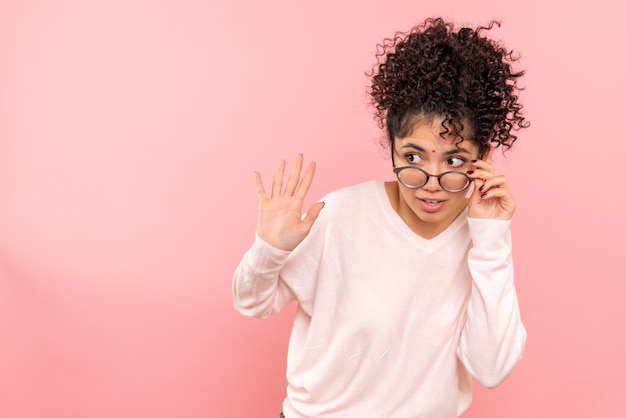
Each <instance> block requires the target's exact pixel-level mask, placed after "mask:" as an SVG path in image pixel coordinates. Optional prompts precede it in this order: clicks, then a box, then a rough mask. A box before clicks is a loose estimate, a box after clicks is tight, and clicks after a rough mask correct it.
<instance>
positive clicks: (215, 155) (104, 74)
mask: <svg viewBox="0 0 626 418" xmlns="http://www.w3.org/2000/svg"><path fill="white" fill-rule="evenodd" d="M217 3H224V4H226V5H220V6H217V5H216V4H217ZM300 3H302V4H300ZM305 3H306V4H305ZM345 3H346V2H338V1H336V0H319V1H315V2H313V1H310V2H294V1H287V0H284V1H279V0H269V1H264V2H259V1H255V0H244V1H229V2H217V1H200V0H156V1H153V0H114V1H96V0H92V1H79V0H55V1H44V0H39V1H38V0H31V1H21V0H12V1H11V0H0V417H2V418H56V417H58V418H85V417H89V418H100V417H102V418H105V417H106V418H110V417H116V418H130V417H151V418H161V417H163V418H165V417H168V418H171V417H177V418H191V417H198V418H200V417H217V416H224V417H241V418H244V417H275V416H277V414H278V412H279V411H280V407H281V401H282V398H283V396H284V385H285V380H284V372H285V365H284V363H285V354H286V344H287V338H288V333H289V327H290V321H291V318H292V316H293V308H290V309H288V310H287V311H286V312H283V314H282V315H280V316H277V317H273V318H270V319H267V320H253V319H247V318H243V317H241V316H239V315H238V314H236V313H235V312H234V310H233V308H232V300H231V293H230V281H231V276H232V271H233V269H234V268H235V265H236V263H237V262H238V260H239V258H240V257H241V255H242V254H243V252H244V251H245V249H246V248H247V247H248V245H249V244H250V243H251V241H252V238H253V231H254V225H255V216H256V212H255V211H256V197H255V195H254V187H253V183H252V172H253V170H255V169H259V170H261V171H262V172H263V173H265V174H266V179H267V178H269V175H270V173H271V172H272V171H273V168H274V166H275V164H276V161H277V160H278V159H279V158H292V156H293V155H294V154H295V153H296V152H304V154H305V157H307V159H314V160H316V161H317V162H318V176H317V178H316V182H315V184H314V187H313V189H312V191H311V196H310V199H311V200H312V199H316V198H319V197H321V196H322V195H323V194H324V193H326V192H327V191H330V190H333V189H336V188H338V187H341V186H344V185H347V184H352V183H355V182H359V181H363V180H368V179H372V178H378V179H387V178H391V177H390V175H389V165H390V163H389V160H388V159H387V157H386V154H384V153H383V151H382V150H381V149H380V147H379V146H378V145H377V139H378V138H379V136H380V132H379V131H378V130H377V128H376V126H375V124H374V122H373V121H372V118H371V112H370V110H369V109H368V108H367V106H366V105H365V103H366V97H365V86H366V83H367V79H366V77H365V76H364V75H363V73H364V72H365V71H367V70H368V69H370V67H371V65H372V63H373V61H374V52H375V44H376V43H377V42H379V41H380V40H381V39H382V38H383V37H385V36H388V35H391V34H392V33H393V32H394V31H395V30H396V29H398V30H405V29H408V28H409V27H411V26H412V24H414V23H416V22H417V21H419V20H421V19H422V18H423V17H426V16H429V15H433V14H441V15H444V16H446V17H449V18H452V19H455V20H457V21H459V22H469V23H474V24H484V23H487V22H488V21H489V19H490V18H492V17H494V18H501V19H502V20H503V27H502V28H501V29H500V30H498V31H495V32H494V35H495V36H496V37H499V38H501V39H504V40H505V43H506V44H507V45H509V46H511V47H513V48H515V49H517V50H520V51H521V52H522V55H523V60H522V63H523V65H524V67H526V68H527V70H528V76H527V77H526V79H525V82H524V83H525V85H526V87H527V89H526V91H525V92H524V94H523V101H524V103H525V104H526V108H527V115H528V116H529V118H530V119H531V121H532V123H533V125H532V128H531V129H529V130H528V131H526V132H524V133H522V135H521V138H520V140H519V142H518V145H519V146H518V147H517V150H516V151H514V152H512V153H511V154H509V157H508V158H507V159H505V160H502V161H500V169H501V171H502V172H504V173H507V174H508V175H509V177H510V179H511V182H512V184H513V187H514V190H515V192H516V198H517V200H518V203H519V210H518V213H517V215H516V218H515V221H514V236H515V256H516V266H517V277H516V279H517V287H518V291H519V297H520V301H521V308H522V314H523V317H524V320H525V324H526V326H527V328H528V334H529V340H528V345H527V351H526V354H525V357H524V359H523V361H522V363H521V365H520V367H519V368H518V369H517V370H516V371H515V373H514V374H513V375H512V376H511V378H510V379H509V380H508V381H507V382H506V383H505V384H504V385H503V386H501V387H500V388H497V389H495V390H489V391H488V390H483V389H480V388H476V392H475V402H474V404H473V406H472V408H471V409H470V411H469V412H468V413H467V414H466V416H467V417H468V418H469V417H481V418H485V417H487V418H489V417H498V418H502V417H507V418H516V417H519V418H521V417H530V416H532V417H581V418H582V417H584V418H588V417H603V418H611V417H624V416H626V406H624V401H623V396H624V394H625V393H626V383H624V378H623V374H624V371H625V369H626V367H625V366H626V361H625V360H624V354H623V353H624V352H625V351H626V333H624V331H623V328H624V318H625V317H626V315H625V314H626V303H625V302H624V297H625V296H626V285H625V284H624V283H625V281H624V279H625V278H626V275H625V273H624V268H623V258H624V244H623V237H624V236H625V235H626V222H625V221H624V214H626V193H625V192H624V188H623V185H622V182H623V180H622V178H624V176H625V172H624V164H623V162H624V158H625V157H624V154H626V145H625V142H624V141H625V140H626V138H625V134H624V129H623V128H622V127H621V124H622V122H623V119H624V110H625V108H624V102H623V97H624V96H625V95H626V90H625V87H624V86H625V83H624V81H623V79H624V74H626V65H625V61H624V48H623V41H624V39H626V31H625V29H624V28H625V26H624V24H623V23H624V17H626V16H625V14H624V11H623V10H621V7H622V6H619V5H618V4H620V2H618V1H613V2H611V1H603V0H601V1H595V2H590V1H576V0H575V1H572V0H555V1H550V2H546V1H543V0H531V1H530V2H526V3H524V4H523V6H522V3H519V2H506V1H502V0H497V1H496V0H482V1H475V2H466V1H462V0H441V1H438V2H428V3H426V2H416V1H410V0H390V1H386V2H374V1H359V2H352V5H349V6H348V5H346V4H345ZM514 3H515V4H519V5H520V6H514V5H513V4H514ZM435 4H437V6H435ZM609 4H610V5H609Z"/></svg>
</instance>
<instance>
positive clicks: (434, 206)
mask: <svg viewBox="0 0 626 418" xmlns="http://www.w3.org/2000/svg"><path fill="white" fill-rule="evenodd" d="M418 200H419V201H420V202H421V204H422V208H423V209H424V210H425V211H427V212H436V211H438V210H439V209H441V207H442V206H443V203H444V202H445V200H436V199H418Z"/></svg>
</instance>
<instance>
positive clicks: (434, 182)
mask: <svg viewBox="0 0 626 418" xmlns="http://www.w3.org/2000/svg"><path fill="white" fill-rule="evenodd" d="M422 189H424V190H428V191H429V192H437V191H439V190H441V185H440V184H439V178H437V177H436V176H433V175H432V174H430V176H428V181H427V182H426V184H425V185H424V186H422Z"/></svg>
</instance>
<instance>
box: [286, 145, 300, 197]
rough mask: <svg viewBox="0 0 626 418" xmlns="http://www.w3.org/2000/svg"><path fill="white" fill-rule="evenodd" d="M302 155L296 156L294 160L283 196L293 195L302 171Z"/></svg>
mask: <svg viewBox="0 0 626 418" xmlns="http://www.w3.org/2000/svg"><path fill="white" fill-rule="evenodd" d="M303 158H304V157H303V156H302V154H298V155H296V160H295V161H294V163H293V166H292V167H291V174H289V179H288V180H287V186H286V187H285V194H288V195H293V194H294V191H295V190H296V187H297V186H298V182H299V181H300V172H301V171H302V160H303Z"/></svg>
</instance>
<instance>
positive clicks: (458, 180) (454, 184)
mask: <svg viewBox="0 0 626 418" xmlns="http://www.w3.org/2000/svg"><path fill="white" fill-rule="evenodd" d="M439 180H440V182H441V187H443V188H444V189H446V190H447V191H449V192H460V191H461V190H464V189H465V188H466V187H467V186H468V185H469V183H470V179H469V178H468V177H467V176H466V175H465V174H463V173H455V172H449V173H445V174H443V175H442V176H441V177H440V178H439Z"/></svg>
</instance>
